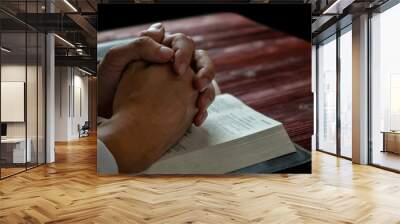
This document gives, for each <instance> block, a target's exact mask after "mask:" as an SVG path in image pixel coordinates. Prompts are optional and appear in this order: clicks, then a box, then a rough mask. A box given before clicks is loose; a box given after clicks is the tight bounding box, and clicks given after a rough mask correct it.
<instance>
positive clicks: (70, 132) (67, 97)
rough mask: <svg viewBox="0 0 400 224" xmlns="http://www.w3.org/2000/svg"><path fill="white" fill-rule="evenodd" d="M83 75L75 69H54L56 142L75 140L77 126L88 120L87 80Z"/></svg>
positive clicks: (77, 134)
mask: <svg viewBox="0 0 400 224" xmlns="http://www.w3.org/2000/svg"><path fill="white" fill-rule="evenodd" d="M83 75H84V74H83V73H82V72H80V71H79V70H78V69H76V68H72V67H56V91H55V116H56V118H55V120H56V131H55V140H56V141H69V140H73V139H77V138H78V137H79V133H78V124H79V125H81V126H82V125H83V124H84V122H85V121H87V120H88V105H89V103H88V78H87V77H86V76H83ZM79 95H80V97H79ZM79 101H80V102H79ZM79 106H81V110H82V112H81V113H80V110H79Z"/></svg>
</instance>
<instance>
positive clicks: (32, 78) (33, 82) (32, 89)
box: [26, 32, 38, 168]
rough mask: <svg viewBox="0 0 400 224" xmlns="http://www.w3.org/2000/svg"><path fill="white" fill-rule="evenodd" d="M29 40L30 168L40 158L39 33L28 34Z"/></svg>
mask: <svg viewBox="0 0 400 224" xmlns="http://www.w3.org/2000/svg"><path fill="white" fill-rule="evenodd" d="M27 38H28V41H27V43H28V46H27V48H28V51H27V52H28V55H27V59H28V61H27V80H26V91H27V93H26V106H27V107H26V113H27V143H28V147H27V149H28V150H30V151H31V153H30V157H31V158H29V159H28V164H27V165H28V168H29V167H33V166H36V165H37V158H38V153H37V150H38V143H37V132H38V123H37V122H38V119H37V116H38V113H37V112H38V111H37V110H38V107H37V104H38V100H37V99H38V88H37V83H38V82H37V80H38V77H37V76H38V75H37V73H38V70H37V69H38V68H37V63H38V57H37V53H38V52H37V45H38V44H37V41H38V39H37V33H36V32H30V33H27Z"/></svg>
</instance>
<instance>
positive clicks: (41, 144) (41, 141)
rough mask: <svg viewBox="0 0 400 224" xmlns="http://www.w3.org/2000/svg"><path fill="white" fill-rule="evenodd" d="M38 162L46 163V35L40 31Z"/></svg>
mask: <svg viewBox="0 0 400 224" xmlns="http://www.w3.org/2000/svg"><path fill="white" fill-rule="evenodd" d="M38 38H39V40H38V60H39V63H38V79H37V80H38V163H39V164H43V163H45V156H46V155H45V153H46V151H45V93H46V91H45V88H46V84H45V81H46V78H45V77H46V76H45V69H44V66H45V60H46V52H45V44H46V39H45V35H44V34H42V33H39V35H38Z"/></svg>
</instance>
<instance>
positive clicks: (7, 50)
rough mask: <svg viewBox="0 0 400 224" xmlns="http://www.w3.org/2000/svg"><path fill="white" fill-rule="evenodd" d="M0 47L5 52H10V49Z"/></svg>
mask: <svg viewBox="0 0 400 224" xmlns="http://www.w3.org/2000/svg"><path fill="white" fill-rule="evenodd" d="M0 49H1V50H2V51H4V52H6V53H10V52H11V50H9V49H7V48H5V47H1V48H0Z"/></svg>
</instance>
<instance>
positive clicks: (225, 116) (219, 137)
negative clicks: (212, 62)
mask: <svg viewBox="0 0 400 224" xmlns="http://www.w3.org/2000/svg"><path fill="white" fill-rule="evenodd" d="M278 125H281V123H280V122H278V121H275V120H273V119H271V118H268V117H266V116H264V115H262V114H260V113H258V112H257V111H255V110H253V109H251V108H250V107H248V106H247V105H246V104H244V103H243V102H241V101H240V100H239V99H237V98H235V97H233V96H231V95H229V94H223V95H219V96H217V97H216V98H215V101H214V102H213V103H212V104H211V106H210V107H209V108H208V117H207V119H206V121H205V122H204V124H203V125H202V126H201V127H195V126H192V127H191V128H190V130H188V131H187V132H186V134H185V135H184V136H183V137H182V139H181V140H180V141H179V142H178V143H177V144H176V145H175V146H174V147H173V148H171V149H170V150H169V152H168V153H167V154H166V155H164V156H166V157H169V156H172V155H168V154H174V155H176V154H181V153H185V152H188V151H193V150H197V149H201V148H206V147H209V146H213V145H217V144H221V143H225V142H228V141H232V140H235V139H238V138H242V137H245V136H249V135H252V134H255V133H257V132H260V131H265V130H267V129H269V128H272V127H275V126H278Z"/></svg>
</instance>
